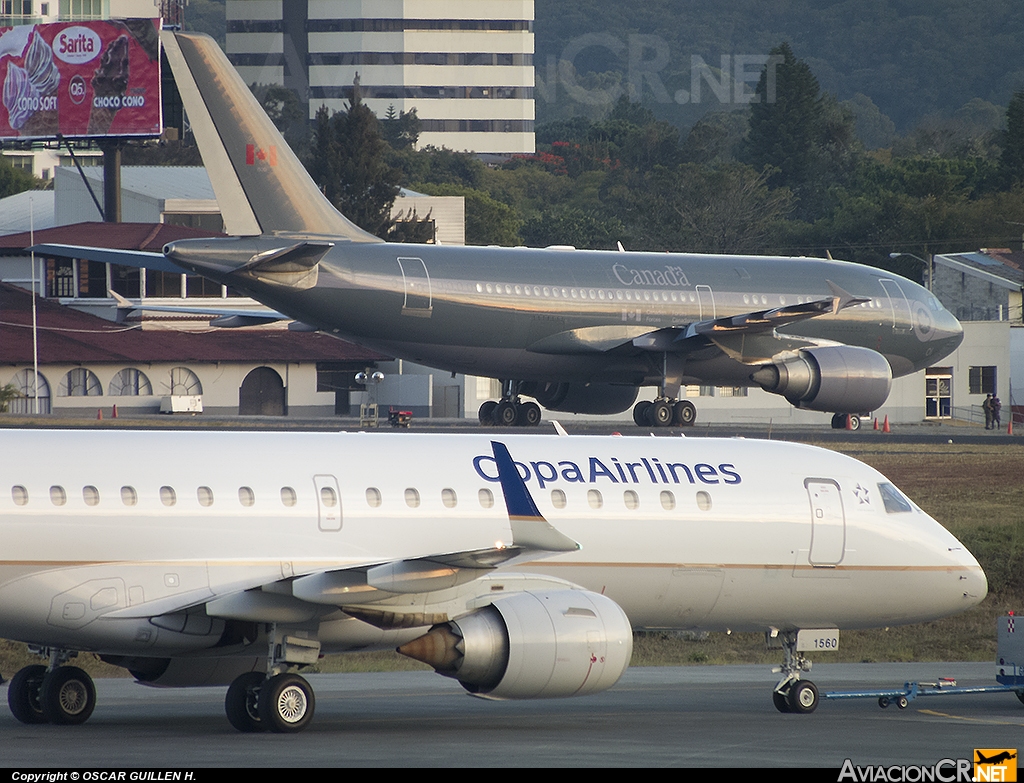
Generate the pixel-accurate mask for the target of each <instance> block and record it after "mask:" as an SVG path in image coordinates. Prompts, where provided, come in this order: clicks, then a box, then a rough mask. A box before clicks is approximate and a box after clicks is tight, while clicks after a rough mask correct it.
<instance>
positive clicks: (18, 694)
mask: <svg viewBox="0 0 1024 783" xmlns="http://www.w3.org/2000/svg"><path fill="white" fill-rule="evenodd" d="M45 676H46V667H45V666H41V665H39V664H35V665H33V666H26V667H24V668H23V669H19V670H18V673H17V674H15V675H14V676H13V677H11V681H10V683H9V684H8V686H7V706H8V707H10V708H11V714H12V715H13V716H14V717H15V718H17V719H18V720H20V721H21V722H22V723H29V724H31V723H46V716H45V715H44V714H43V707H42V705H41V704H40V703H39V692H40V691H41V690H42V687H43V678H44V677H45Z"/></svg>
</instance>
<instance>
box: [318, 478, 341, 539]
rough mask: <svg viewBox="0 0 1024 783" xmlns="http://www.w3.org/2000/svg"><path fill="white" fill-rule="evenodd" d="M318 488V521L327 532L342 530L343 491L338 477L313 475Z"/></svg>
mask: <svg viewBox="0 0 1024 783" xmlns="http://www.w3.org/2000/svg"><path fill="white" fill-rule="evenodd" d="M313 485H314V487H315V488H316V508H317V523H318V525H319V527H320V530H322V531H323V532H325V533H333V532H336V531H338V530H341V493H340V492H339V491H338V479H336V478H335V477H334V476H330V475H326V474H324V475H318V476H313Z"/></svg>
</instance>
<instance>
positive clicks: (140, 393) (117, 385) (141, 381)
mask: <svg viewBox="0 0 1024 783" xmlns="http://www.w3.org/2000/svg"><path fill="white" fill-rule="evenodd" d="M107 394H109V395H110V396H111V397H149V396H151V395H152V394H153V386H152V385H151V384H150V382H149V378H147V377H146V374H145V373H143V372H142V371H141V370H136V369H135V368H134V367H125V368H124V369H123V370H121V372H119V373H118V374H117V375H115V376H114V377H113V378H111V379H110V386H108V387H107Z"/></svg>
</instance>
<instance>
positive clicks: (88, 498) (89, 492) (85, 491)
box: [82, 486, 100, 506]
mask: <svg viewBox="0 0 1024 783" xmlns="http://www.w3.org/2000/svg"><path fill="white" fill-rule="evenodd" d="M82 500H84V501H85V505H87V506H98V505H99V504H100V491H99V490H98V489H96V487H93V486H88V487H82Z"/></svg>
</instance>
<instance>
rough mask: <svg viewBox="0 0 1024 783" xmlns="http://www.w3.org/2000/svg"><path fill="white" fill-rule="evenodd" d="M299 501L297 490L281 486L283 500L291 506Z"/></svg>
mask: <svg viewBox="0 0 1024 783" xmlns="http://www.w3.org/2000/svg"><path fill="white" fill-rule="evenodd" d="M297 501H298V496H297V495H296V494H295V490H294V489H292V488H291V487H281V502H282V503H283V504H284V505H286V506H288V507H289V508H291V507H292V506H294V505H295V503H296V502H297Z"/></svg>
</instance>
